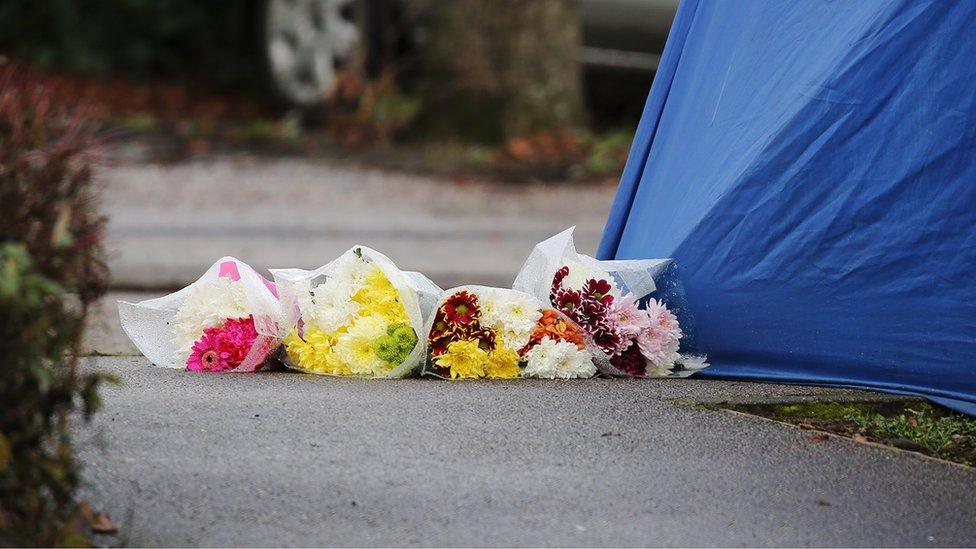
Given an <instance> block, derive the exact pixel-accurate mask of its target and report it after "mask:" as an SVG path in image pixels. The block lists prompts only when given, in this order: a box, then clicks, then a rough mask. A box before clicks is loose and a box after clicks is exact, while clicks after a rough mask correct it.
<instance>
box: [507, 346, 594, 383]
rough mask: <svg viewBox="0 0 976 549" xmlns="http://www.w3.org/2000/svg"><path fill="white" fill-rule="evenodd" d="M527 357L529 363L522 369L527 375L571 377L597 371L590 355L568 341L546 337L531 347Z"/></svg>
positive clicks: (523, 373) (586, 375)
mask: <svg viewBox="0 0 976 549" xmlns="http://www.w3.org/2000/svg"><path fill="white" fill-rule="evenodd" d="M525 358H526V360H527V364H526V366H525V369H524V370H523V371H522V375H523V376H525V377H538V378H544V379H556V378H560V379H570V378H577V377H580V378H582V377H592V376H593V374H595V373H596V366H595V365H594V364H593V361H592V360H591V359H590V356H589V355H588V354H587V353H586V352H585V351H581V350H579V348H577V347H576V345H575V344H573V343H570V342H568V341H556V340H553V339H551V338H549V337H544V338H542V341H540V342H539V343H537V344H536V345H535V346H534V347H532V348H531V349H529V352H528V353H526V355H525Z"/></svg>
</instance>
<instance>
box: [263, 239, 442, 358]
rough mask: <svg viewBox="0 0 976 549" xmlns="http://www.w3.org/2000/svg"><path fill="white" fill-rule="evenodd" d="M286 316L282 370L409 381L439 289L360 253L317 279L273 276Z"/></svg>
mask: <svg viewBox="0 0 976 549" xmlns="http://www.w3.org/2000/svg"><path fill="white" fill-rule="evenodd" d="M271 272H272V274H273V275H274V278H275V283H276V284H277V285H278V287H279V288H280V291H281V300H282V306H283V309H284V311H285V314H286V326H287V327H288V328H287V330H286V334H287V335H286V336H285V338H284V347H285V352H286V353H285V354H286V357H285V364H286V365H287V366H288V367H290V368H293V369H296V370H300V371H303V372H308V373H313V374H324V375H336V376H350V375H352V376H362V377H405V376H407V375H409V374H410V373H412V372H413V371H414V370H415V369H416V368H417V366H418V365H419V364H420V362H421V360H422V359H423V357H424V348H425V346H424V342H423V341H421V340H420V338H419V336H418V334H420V333H421V330H422V329H423V319H424V312H425V311H426V312H429V311H430V310H431V308H432V307H433V305H434V302H435V301H436V299H437V296H438V295H440V292H441V289H440V288H438V287H437V286H436V285H435V284H434V283H433V282H431V281H430V280H428V279H427V278H426V277H424V276H423V275H421V274H420V273H412V272H404V271H401V270H399V269H398V268H397V267H396V265H394V264H393V262H392V261H390V259H389V258H387V257H386V256H384V255H383V254H381V253H379V252H377V251H374V250H371V249H369V248H367V247H365V246H355V247H353V248H352V249H350V250H349V251H347V252H345V253H344V254H342V255H341V256H339V257H338V258H337V259H336V260H334V261H332V262H331V263H329V264H328V265H325V266H323V267H321V268H319V269H316V270H314V271H305V270H302V269H272V271H271Z"/></svg>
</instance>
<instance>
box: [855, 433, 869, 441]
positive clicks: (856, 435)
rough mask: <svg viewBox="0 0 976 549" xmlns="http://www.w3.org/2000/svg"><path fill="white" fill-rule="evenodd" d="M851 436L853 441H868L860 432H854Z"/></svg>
mask: <svg viewBox="0 0 976 549" xmlns="http://www.w3.org/2000/svg"><path fill="white" fill-rule="evenodd" d="M851 438H852V439H854V441H855V442H867V441H868V437H866V436H864V435H862V434H861V433H854V435H853V436H851Z"/></svg>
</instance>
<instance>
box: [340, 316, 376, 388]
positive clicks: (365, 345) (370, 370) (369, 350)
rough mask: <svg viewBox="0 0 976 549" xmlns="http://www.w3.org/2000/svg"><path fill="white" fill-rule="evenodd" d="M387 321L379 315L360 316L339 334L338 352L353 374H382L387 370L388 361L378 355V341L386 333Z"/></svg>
mask: <svg viewBox="0 0 976 549" xmlns="http://www.w3.org/2000/svg"><path fill="white" fill-rule="evenodd" d="M386 328H387V322H386V321H385V320H384V319H383V317H381V316H379V315H372V316H364V317H360V318H359V319H358V320H356V322H355V323H354V324H353V325H352V326H350V327H349V330H348V331H347V332H346V333H344V334H342V335H340V336H339V340H338V342H337V343H336V347H335V350H336V354H337V355H339V359H340V360H342V361H343V362H345V363H346V365H348V366H349V370H351V371H352V373H353V374H356V375H361V376H372V375H380V374H383V373H385V372H386V369H387V368H386V362H384V361H383V360H382V359H381V358H380V357H378V356H377V355H376V350H375V345H376V341H377V340H378V339H379V338H380V337H382V336H383V335H385V334H386Z"/></svg>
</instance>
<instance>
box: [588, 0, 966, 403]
mask: <svg viewBox="0 0 976 549" xmlns="http://www.w3.org/2000/svg"><path fill="white" fill-rule="evenodd" d="M973 21H976V1H968V0H967V1H962V0H961V1H943V0H933V1H924V0H900V1H898V0H889V1H884V2H881V1H877V2H875V1H865V2H853V1H850V2H837V1H829V0H803V1H786V0H738V1H735V2H731V1H728V2H721V1H708V0H684V1H683V2H682V4H681V7H680V9H679V10H678V14H677V16H676V18H675V21H674V25H673V27H672V29H671V34H670V37H669V39H668V43H667V47H666V49H665V52H664V55H663V58H662V60H661V64H660V68H659V70H658V73H657V75H656V77H655V79H654V84H653V86H652V88H651V92H650V95H649V97H648V99H647V105H646V107H645V109H644V114H643V117H642V119H641V122H640V125H639V127H638V129H637V135H636V137H635V138H634V143H633V146H632V149H631V152H630V157H629V159H628V162H627V167H626V169H625V170H624V173H623V176H622V179H621V181H620V187H619V189H618V191H617V197H616V199H615V201H614V204H613V208H612V210H611V213H610V217H609V219H608V221H607V225H606V229H605V231H604V235H603V241H602V243H601V245H600V253H599V255H600V257H601V258H603V259H609V258H617V259H632V258H642V257H674V258H675V259H676V262H677V264H678V268H679V270H680V276H681V278H682V280H683V282H684V287H685V291H686V295H687V299H688V307H689V309H690V311H691V313H692V314H694V317H695V321H696V322H697V329H698V343H699V344H700V346H701V347H702V348H703V349H704V350H706V351H708V352H709V355H710V358H711V359H712V363H713V366H712V368H710V369H709V370H706V371H705V372H703V373H702V375H704V376H711V377H720V378H734V379H755V380H774V381H782V382H797V383H811V384H818V385H832V386H843V387H867V388H872V389H878V390H882V391H890V392H894V393H904V394H917V395H923V396H925V397H928V398H930V399H931V400H933V401H936V402H939V403H942V404H946V405H948V406H951V407H953V408H956V409H958V410H962V411H964V412H967V413H969V414H976V32H973V29H972V25H973Z"/></svg>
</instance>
